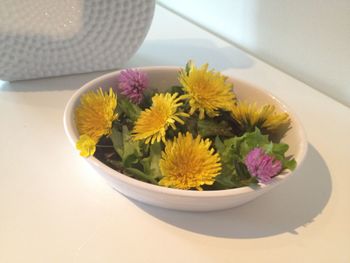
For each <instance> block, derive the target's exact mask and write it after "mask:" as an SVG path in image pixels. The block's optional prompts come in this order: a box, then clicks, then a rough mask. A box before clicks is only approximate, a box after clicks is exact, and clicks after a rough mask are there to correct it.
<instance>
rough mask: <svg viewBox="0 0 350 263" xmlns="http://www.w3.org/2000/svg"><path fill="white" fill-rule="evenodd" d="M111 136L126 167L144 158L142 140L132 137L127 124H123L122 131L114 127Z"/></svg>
mask: <svg viewBox="0 0 350 263" xmlns="http://www.w3.org/2000/svg"><path fill="white" fill-rule="evenodd" d="M110 138H111V140H112V143H113V147H114V149H115V151H116V152H117V154H118V155H119V157H120V158H121V159H122V163H123V165H124V167H130V166H131V165H132V164H135V163H137V162H138V161H139V160H140V159H141V158H142V153H141V148H140V142H139V141H133V140H132V139H131V134H130V131H129V130H128V127H127V126H126V125H123V127H122V131H119V130H118V129H117V128H116V127H113V128H112V134H111V136H110Z"/></svg>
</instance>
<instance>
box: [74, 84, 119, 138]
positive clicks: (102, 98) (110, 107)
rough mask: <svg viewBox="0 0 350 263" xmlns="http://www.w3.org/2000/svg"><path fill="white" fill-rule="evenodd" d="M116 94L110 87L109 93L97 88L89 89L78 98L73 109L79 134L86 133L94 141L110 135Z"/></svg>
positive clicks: (115, 117) (114, 114) (116, 115)
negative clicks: (78, 102) (76, 104)
mask: <svg viewBox="0 0 350 263" xmlns="http://www.w3.org/2000/svg"><path fill="white" fill-rule="evenodd" d="M116 107H117V98H116V94H115V93H114V92H113V90H112V88H110V90H109V93H108V92H103V91H102V89H101V88H100V89H98V90H97V91H96V92H94V91H89V92H88V93H86V94H84V95H83V96H82V97H81V99H80V105H79V106H78V107H77V108H76V110H75V122H76V125H77V129H78V132H79V134H80V135H83V134H86V135H88V136H89V137H91V138H92V139H93V140H95V141H96V142H97V141H98V139H99V138H100V137H101V136H103V135H110V133H111V128H112V122H113V121H114V120H115V119H117V117H118V114H117V113H115V109H116Z"/></svg>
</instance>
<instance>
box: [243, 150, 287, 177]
mask: <svg viewBox="0 0 350 263" xmlns="http://www.w3.org/2000/svg"><path fill="white" fill-rule="evenodd" d="M244 163H245V165H246V166H247V168H248V171H249V173H250V174H251V175H252V176H255V177H257V179H258V181H259V182H261V183H269V182H270V181H271V178H272V177H274V176H276V175H277V174H278V173H279V172H280V171H281V170H282V162H281V161H280V160H277V159H275V158H274V157H273V156H270V155H268V154H266V153H265V152H264V150H263V149H261V148H254V149H253V150H251V151H250V152H249V153H248V154H247V156H246V158H245V160H244Z"/></svg>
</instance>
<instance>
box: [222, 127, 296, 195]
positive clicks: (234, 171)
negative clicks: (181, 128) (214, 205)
mask: <svg viewBox="0 0 350 263" xmlns="http://www.w3.org/2000/svg"><path fill="white" fill-rule="evenodd" d="M256 147H261V148H263V149H264V151H265V152H266V153H267V154H270V155H272V156H274V157H275V158H276V159H278V160H280V161H281V162H282V166H283V169H290V170H293V169H294V168H295V166H296V161H295V160H294V159H291V158H286V157H285V153H286V152H287V150H288V145H287V144H284V143H278V144H274V143H272V142H270V141H269V139H268V136H267V135H263V134H261V132H260V130H259V129H258V128H256V129H255V131H253V132H247V133H245V134H244V135H242V136H241V137H232V138H230V139H226V140H224V141H222V140H221V139H220V137H218V136H217V137H216V138H215V148H216V150H217V152H218V153H219V154H220V158H221V163H222V171H221V174H220V175H219V176H217V178H216V181H217V182H218V184H219V185H220V187H227V188H233V187H241V186H248V185H250V186H251V185H254V184H256V183H257V179H256V178H255V177H252V176H251V175H250V174H249V172H248V170H247V167H246V165H245V164H244V159H245V157H246V155H247V154H248V153H249V152H250V151H251V150H253V149H254V148H256Z"/></svg>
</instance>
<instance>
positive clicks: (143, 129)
mask: <svg viewBox="0 0 350 263" xmlns="http://www.w3.org/2000/svg"><path fill="white" fill-rule="evenodd" d="M181 99H182V96H178V93H174V94H170V93H164V94H156V95H154V96H153V97H152V106H151V107H150V108H149V109H146V110H144V111H142V112H141V114H140V116H139V118H138V119H137V121H136V123H135V127H134V130H133V132H132V134H133V136H132V138H133V140H135V141H136V140H145V143H152V144H153V143H154V142H159V141H161V140H162V141H164V142H165V133H166V131H167V129H168V128H169V126H170V127H172V128H173V129H176V126H175V122H179V123H181V124H184V121H183V120H181V119H180V117H188V114H187V113H184V112H180V111H178V107H180V106H181V105H182V102H181Z"/></svg>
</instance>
